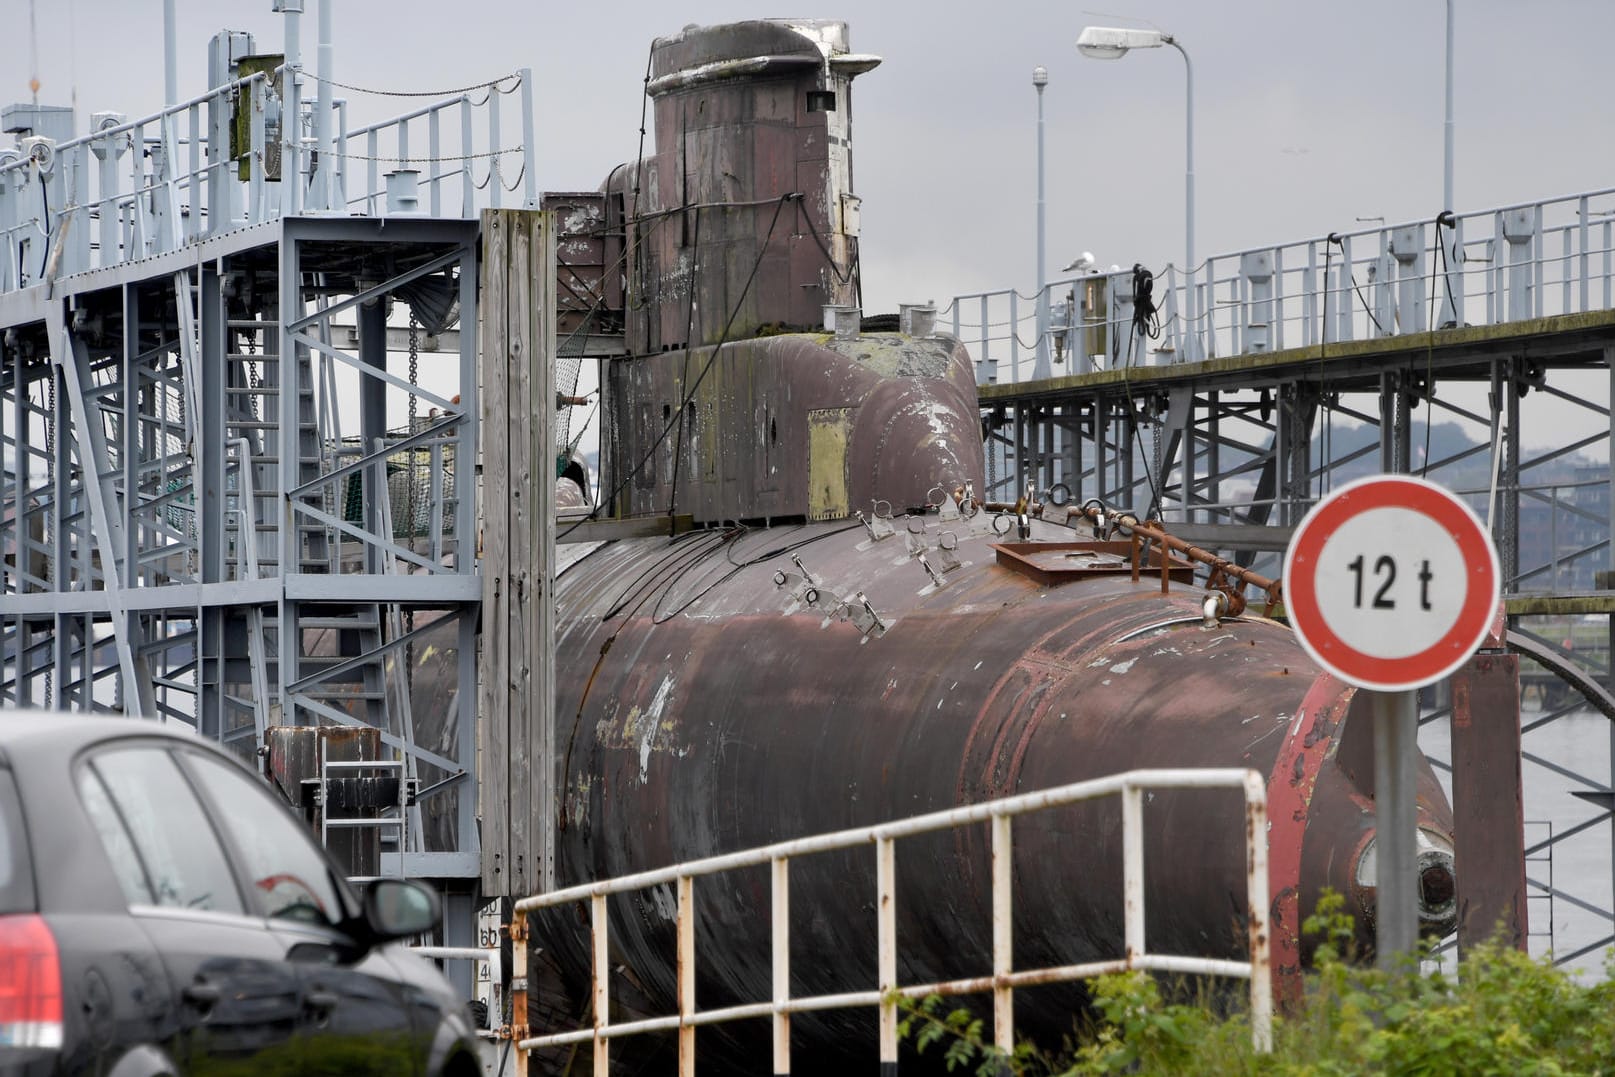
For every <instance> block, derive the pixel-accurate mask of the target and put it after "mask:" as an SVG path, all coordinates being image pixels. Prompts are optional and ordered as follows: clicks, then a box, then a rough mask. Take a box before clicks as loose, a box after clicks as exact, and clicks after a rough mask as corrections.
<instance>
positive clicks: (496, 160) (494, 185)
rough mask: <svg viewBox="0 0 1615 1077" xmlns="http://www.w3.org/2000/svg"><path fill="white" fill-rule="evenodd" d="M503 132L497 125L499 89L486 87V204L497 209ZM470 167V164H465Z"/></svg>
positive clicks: (500, 196) (502, 191) (501, 198)
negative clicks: (487, 155)
mask: <svg viewBox="0 0 1615 1077" xmlns="http://www.w3.org/2000/svg"><path fill="white" fill-rule="evenodd" d="M503 135H504V132H503V129H502V127H501V125H500V123H499V87H498V86H490V87H488V152H489V154H490V155H491V156H489V158H488V204H489V205H491V206H492V207H493V208H494V209H499V208H500V207H501V206H502V205H503V204H504V198H505V179H504V177H503V176H502V175H501V174H500V173H501V172H502V171H503V170H502V169H501V168H500V153H499V151H500V150H502V149H504V147H503V146H501V145H500V144H499V143H500V141H501V139H502V138H503ZM466 167H467V168H470V167H471V162H470V161H467V162H466Z"/></svg>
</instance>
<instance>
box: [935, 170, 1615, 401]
mask: <svg viewBox="0 0 1615 1077" xmlns="http://www.w3.org/2000/svg"><path fill="white" fill-rule="evenodd" d="M1612 199H1615V187H1603V188H1598V189H1596V190H1591V191H1586V192H1581V193H1574V194H1569V195H1563V196H1558V197H1554V198H1549V199H1543V200H1537V201H1527V202H1514V203H1510V204H1507V205H1502V206H1495V207H1490V208H1486V209H1482V210H1476V211H1473V212H1470V213H1465V214H1459V215H1451V214H1442V215H1441V216H1440V218H1439V219H1438V218H1435V217H1432V218H1428V219H1425V220H1415V221H1407V222H1402V223H1397V224H1385V225H1374V226H1369V227H1364V228H1354V229H1353V230H1351V231H1345V232H1332V233H1329V234H1327V235H1322V236H1313V237H1308V238H1306V239H1302V240H1299V241H1295V242H1290V243H1283V244H1277V245H1272V246H1252V247H1246V248H1243V249H1239V250H1234V251H1229V252H1224V253H1220V254H1215V255H1213V256H1211V257H1209V258H1207V259H1205V261H1204V262H1202V263H1201V264H1200V265H1198V266H1196V267H1194V272H1193V273H1192V274H1191V275H1189V276H1190V279H1192V280H1193V282H1194V290H1195V297H1196V299H1197V300H1198V301H1197V302H1196V303H1195V304H1194V305H1193V308H1194V309H1195V310H1196V311H1197V314H1196V316H1195V318H1194V319H1193V321H1192V323H1191V322H1189V321H1188V320H1187V319H1186V318H1185V317H1184V316H1183V315H1182V314H1181V313H1180V312H1182V311H1185V310H1187V309H1190V304H1188V303H1187V302H1186V300H1187V298H1188V294H1187V291H1186V284H1185V274H1184V273H1183V271H1182V270H1181V268H1179V267H1177V266H1174V265H1167V266H1166V267H1164V268H1162V269H1161V270H1159V271H1158V272H1157V274H1156V278H1155V291H1154V299H1155V303H1156V306H1157V308H1158V313H1159V320H1160V326H1161V337H1160V340H1159V341H1158V342H1157V341H1154V340H1148V341H1144V340H1141V341H1137V342H1136V343H1135V342H1134V341H1133V340H1132V339H1131V337H1132V330H1131V324H1130V323H1131V318H1132V300H1133V297H1132V295H1131V292H1132V280H1131V278H1132V274H1131V271H1125V272H1117V273H1109V274H1092V275H1089V276H1086V277H1077V278H1068V279H1065V280H1060V281H1056V282H1053V283H1050V284H1049V285H1047V287H1046V292H1045V295H1044V296H1042V297H1040V296H1038V295H1037V294H1034V295H1033V296H1032V297H1030V298H1027V297H1023V296H1021V295H1020V294H1019V293H1017V292H1015V291H1013V290H1012V289H999V290H996V291H987V292H973V293H969V294H964V295H958V296H955V297H954V298H953V299H952V301H951V302H950V303H949V304H948V305H947V306H946V307H944V308H943V311H942V314H943V317H944V319H947V318H949V317H951V319H952V325H953V329H954V334H955V335H956V336H958V337H959V338H960V340H961V341H963V342H964V343H965V344H966V346H967V347H969V348H970V349H971V351H972V353H973V354H974V355H975V358H976V360H977V375H978V378H977V380H978V382H981V383H983V384H985V383H988V382H997V381H1004V382H1008V383H1011V384H1015V383H1020V382H1024V381H1027V380H1029V379H1038V378H1046V377H1050V376H1056V375H1061V374H1068V373H1086V372H1087V371H1088V370H1090V369H1094V364H1093V363H1092V362H1090V360H1091V359H1092V357H1093V356H1094V355H1099V354H1101V352H1102V353H1103V358H1102V360H1101V364H1102V365H1105V366H1121V365H1142V364H1149V363H1176V362H1183V361H1189V360H1198V359H1205V358H1213V357H1217V356H1232V355H1244V354H1254V353H1262V352H1269V351H1277V350H1280V349H1293V348H1297V347H1315V346H1319V345H1322V346H1324V347H1325V348H1327V347H1328V346H1329V345H1331V344H1335V343H1340V342H1346V341H1353V340H1365V339H1375V338H1385V337H1391V336H1400V335H1405V334H1408V333H1414V332H1426V331H1428V330H1431V329H1438V330H1439V329H1442V328H1450V327H1453V326H1454V325H1460V324H1461V325H1465V326H1470V325H1481V324H1491V325H1496V324H1504V323H1508V322H1515V321H1521V320H1525V319H1531V318H1541V317H1547V316H1553V315H1564V314H1576V313H1585V312H1590V311H1601V310H1608V309H1612V308H1615V202H1612V201H1611V200H1612ZM1090 286H1093V287H1097V292H1093V293H1089V292H1086V291H1085V289H1088V288H1089V287H1090ZM1079 300H1080V302H1079ZM1039 317H1041V318H1042V319H1043V321H1042V322H1041V324H1040V323H1039V321H1038V319H1039ZM1042 336H1047V337H1049V338H1051V339H1052V341H1053V342H1054V343H1055V344H1056V345H1057V347H1056V348H1055V349H1050V350H1051V351H1057V350H1058V346H1060V345H1067V344H1069V345H1070V347H1069V349H1067V350H1068V351H1069V352H1071V353H1072V356H1071V361H1070V362H1069V364H1068V365H1065V366H1060V365H1059V361H1058V360H1056V365H1055V366H1054V367H1053V368H1052V369H1049V368H1043V367H1040V366H1035V365H1033V362H1029V360H1032V361H1034V362H1035V359H1036V356H1037V353H1038V349H1037V342H1038V340H1039V338H1040V337H1042ZM1099 345H1102V347H1101V346H1099ZM1006 367H1007V369H1006Z"/></svg>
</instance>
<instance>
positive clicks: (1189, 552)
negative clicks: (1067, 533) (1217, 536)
mask: <svg viewBox="0 0 1615 1077" xmlns="http://www.w3.org/2000/svg"><path fill="white" fill-rule="evenodd" d="M1073 520H1082V521H1084V522H1085V523H1088V524H1090V525H1092V526H1094V527H1096V528H1101V529H1102V528H1104V527H1105V526H1106V525H1107V523H1108V524H1109V525H1110V526H1113V527H1117V528H1120V529H1122V531H1124V532H1125V533H1127V534H1130V535H1138V536H1139V537H1140V538H1144V539H1148V540H1150V541H1152V542H1159V543H1160V544H1161V545H1162V546H1164V547H1165V548H1166V549H1168V550H1171V551H1172V552H1173V553H1175V554H1178V555H1180V556H1182V557H1185V558H1187V559H1189V560H1190V561H1195V562H1198V563H1199V564H1202V565H1206V566H1208V567H1209V568H1211V569H1212V570H1213V572H1214V573H1216V572H1220V573H1222V574H1223V575H1224V576H1227V577H1228V578H1229V579H1233V580H1238V581H1239V582H1240V583H1242V584H1246V585H1248V586H1250V587H1254V588H1256V589H1257V590H1259V591H1261V592H1263V593H1264V594H1266V595H1267V600H1268V602H1269V603H1271V604H1274V605H1276V604H1278V603H1279V602H1281V601H1283V595H1284V581H1283V580H1273V579H1269V578H1268V577H1266V576H1263V575H1262V574H1260V573H1258V572H1252V571H1251V570H1250V569H1248V568H1243V567H1241V566H1240V565H1237V564H1235V563H1234V562H1232V561H1230V560H1228V559H1227V558H1225V557H1219V556H1217V555H1216V554H1214V553H1212V552H1211V551H1210V550H1206V549H1202V548H1201V547H1199V546H1196V545H1194V544H1192V543H1189V542H1185V541H1183V540H1182V539H1180V538H1177V537H1176V536H1174V535H1173V534H1171V532H1169V531H1167V530H1166V527H1165V525H1163V524H1162V523H1161V522H1160V521H1159V520H1152V521H1150V522H1148V523H1145V522H1143V521H1140V520H1139V518H1138V517H1137V516H1135V515H1133V514H1132V513H1130V512H1112V513H1109V514H1107V513H1106V511H1105V507H1104V505H1103V504H1101V503H1100V502H1098V501H1097V500H1090V501H1088V502H1086V503H1085V504H1083V505H1082V506H1081V507H1080V508H1072V509H1067V510H1066V518H1065V523H1066V526H1067V527H1069V526H1071V521H1073Z"/></svg>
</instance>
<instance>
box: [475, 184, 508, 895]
mask: <svg viewBox="0 0 1615 1077" xmlns="http://www.w3.org/2000/svg"><path fill="white" fill-rule="evenodd" d="M482 242H483V258H482V271H481V277H482V279H481V281H480V289H479V290H480V292H481V302H480V303H479V304H478V311H479V317H480V319H481V327H480V332H479V333H478V336H477V339H478V341H479V350H478V356H477V362H478V366H479V367H480V373H479V378H478V383H479V384H480V385H481V386H482V394H481V396H482V464H483V466H482V500H481V502H480V505H479V511H478V516H479V522H480V525H481V526H480V528H479V531H480V533H481V537H482V570H483V571H482V646H481V648H480V651H479V654H478V658H477V725H478V729H479V736H478V742H479V746H480V751H479V755H478V771H479V774H478V778H479V781H478V786H477V788H478V795H479V799H480V803H479V805H478V806H479V814H480V815H481V817H482V892H483V893H484V894H486V895H490V896H492V895H501V894H509V893H510V892H511V889H510V886H509V881H508V879H507V874H508V873H507V871H506V866H507V865H508V864H509V862H510V815H509V812H510V774H509V769H508V768H509V749H508V740H507V736H508V730H509V722H510V714H509V700H510V693H509V692H508V691H507V690H505V688H504V686H505V685H507V684H508V683H509V681H510V675H509V658H510V656H509V634H508V632H507V631H506V617H507V613H506V608H505V599H506V596H507V594H508V593H509V590H508V580H507V578H506V566H507V563H508V550H509V545H508V531H509V519H508V517H507V515H506V512H507V509H506V506H507V504H508V499H507V498H506V497H505V489H506V487H507V486H508V484H509V472H508V470H507V464H508V461H509V455H510V453H509V433H508V430H507V429H506V426H505V422H504V419H503V416H502V412H503V411H504V410H505V399H506V389H507V374H506V368H505V356H506V354H507V352H508V349H507V348H506V346H505V275H504V262H505V257H504V252H505V246H506V244H505V227H504V222H503V221H501V220H500V219H499V216H498V214H497V213H495V212H493V211H491V210H490V211H484V213H483V215H482Z"/></svg>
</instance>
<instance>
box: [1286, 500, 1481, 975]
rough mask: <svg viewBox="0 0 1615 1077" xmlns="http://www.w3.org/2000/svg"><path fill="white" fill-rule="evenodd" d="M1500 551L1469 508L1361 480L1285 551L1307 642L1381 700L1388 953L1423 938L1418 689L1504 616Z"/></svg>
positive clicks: (1379, 791) (1383, 913) (1389, 956)
mask: <svg viewBox="0 0 1615 1077" xmlns="http://www.w3.org/2000/svg"><path fill="white" fill-rule="evenodd" d="M1500 578H1501V573H1500V571H1499V568H1498V560H1497V550H1496V549H1495V548H1494V547H1493V545H1492V541H1491V537H1490V536H1489V535H1488V534H1487V532H1486V528H1485V527H1484V526H1483V525H1482V524H1481V522H1480V519H1479V518H1478V517H1477V516H1476V515H1475V514H1474V512H1473V511H1471V510H1470V508H1469V506H1467V505H1465V504H1464V503H1463V502H1462V501H1460V500H1458V499H1457V498H1456V497H1454V496H1453V495H1452V494H1450V493H1448V492H1447V491H1446V490H1444V489H1442V488H1441V487H1439V486H1437V485H1435V484H1434V483H1431V482H1426V481H1425V480H1423V479H1416V478H1413V477H1411V476H1407V475H1380V476H1375V477H1373V478H1368V479H1359V480H1357V481H1356V482H1352V483H1348V484H1346V485H1345V486H1342V487H1340V488H1339V489H1338V490H1335V491H1334V492H1333V493H1331V494H1330V495H1329V496H1327V497H1325V498H1324V499H1323V500H1322V501H1319V502H1318V504H1317V505H1315V506H1314V507H1313V509H1312V511H1311V512H1310V513H1308V514H1307V516H1306V518H1305V519H1304V520H1302V521H1301V525H1300V526H1299V527H1298V528H1296V532H1295V537H1294V538H1293V539H1292V540H1291V541H1290V547H1289V549H1288V550H1287V551H1286V552H1285V555H1284V577H1283V579H1284V606H1285V611H1286V612H1287V613H1288V615H1289V618H1290V625H1291V627H1292V628H1294V629H1295V633H1296V635H1297V636H1298V637H1299V638H1300V640H1301V645H1302V646H1303V647H1305V648H1306V650H1307V653H1308V654H1310V655H1311V656H1312V658H1313V659H1314V660H1315V661H1316V662H1317V663H1318V664H1319V665H1321V666H1322V667H1323V668H1324V669H1326V670H1328V671H1329V672H1330V673H1332V674H1334V675H1335V676H1336V677H1339V678H1340V679H1341V680H1343V681H1346V682H1347V683H1349V684H1355V685H1357V686H1358V687H1359V688H1362V689H1366V690H1368V691H1370V692H1371V693H1373V696H1372V712H1373V715H1374V791H1375V814H1376V817H1377V821H1376V830H1377V834H1376V849H1377V854H1376V863H1375V869H1376V880H1375V882H1376V898H1375V905H1376V908H1375V922H1376V925H1377V935H1376V938H1377V947H1376V949H1377V952H1378V958H1379V964H1380V967H1382V968H1386V967H1390V966H1391V965H1392V964H1393V963H1394V962H1395V961H1396V958H1397V956H1398V955H1400V954H1406V953H1411V952H1412V951H1413V948H1414V945H1415V943H1416V942H1417V938H1418V896H1419V895H1418V881H1417V862H1418V861H1417V858H1418V853H1417V834H1416V828H1417V808H1416V804H1415V801H1414V758H1415V753H1416V752H1417V750H1418V748H1417V737H1418V715H1419V708H1418V690H1419V689H1420V688H1422V687H1424V686H1425V685H1428V684H1434V683H1435V682H1437V681H1439V680H1442V679H1443V678H1445V677H1447V676H1448V675H1449V674H1451V673H1452V672H1453V671H1454V670H1456V669H1457V668H1458V667H1459V666H1461V665H1463V663H1464V662H1466V661H1467V660H1468V659H1469V657H1470V655H1472V654H1473V653H1474V651H1475V648H1476V647H1478V646H1479V645H1480V643H1481V641H1482V640H1483V639H1484V638H1485V637H1486V632H1487V629H1488V627H1489V626H1490V624H1491V620H1492V617H1493V615H1494V613H1495V611H1496V609H1497V600H1498V594H1499V588H1500Z"/></svg>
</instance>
